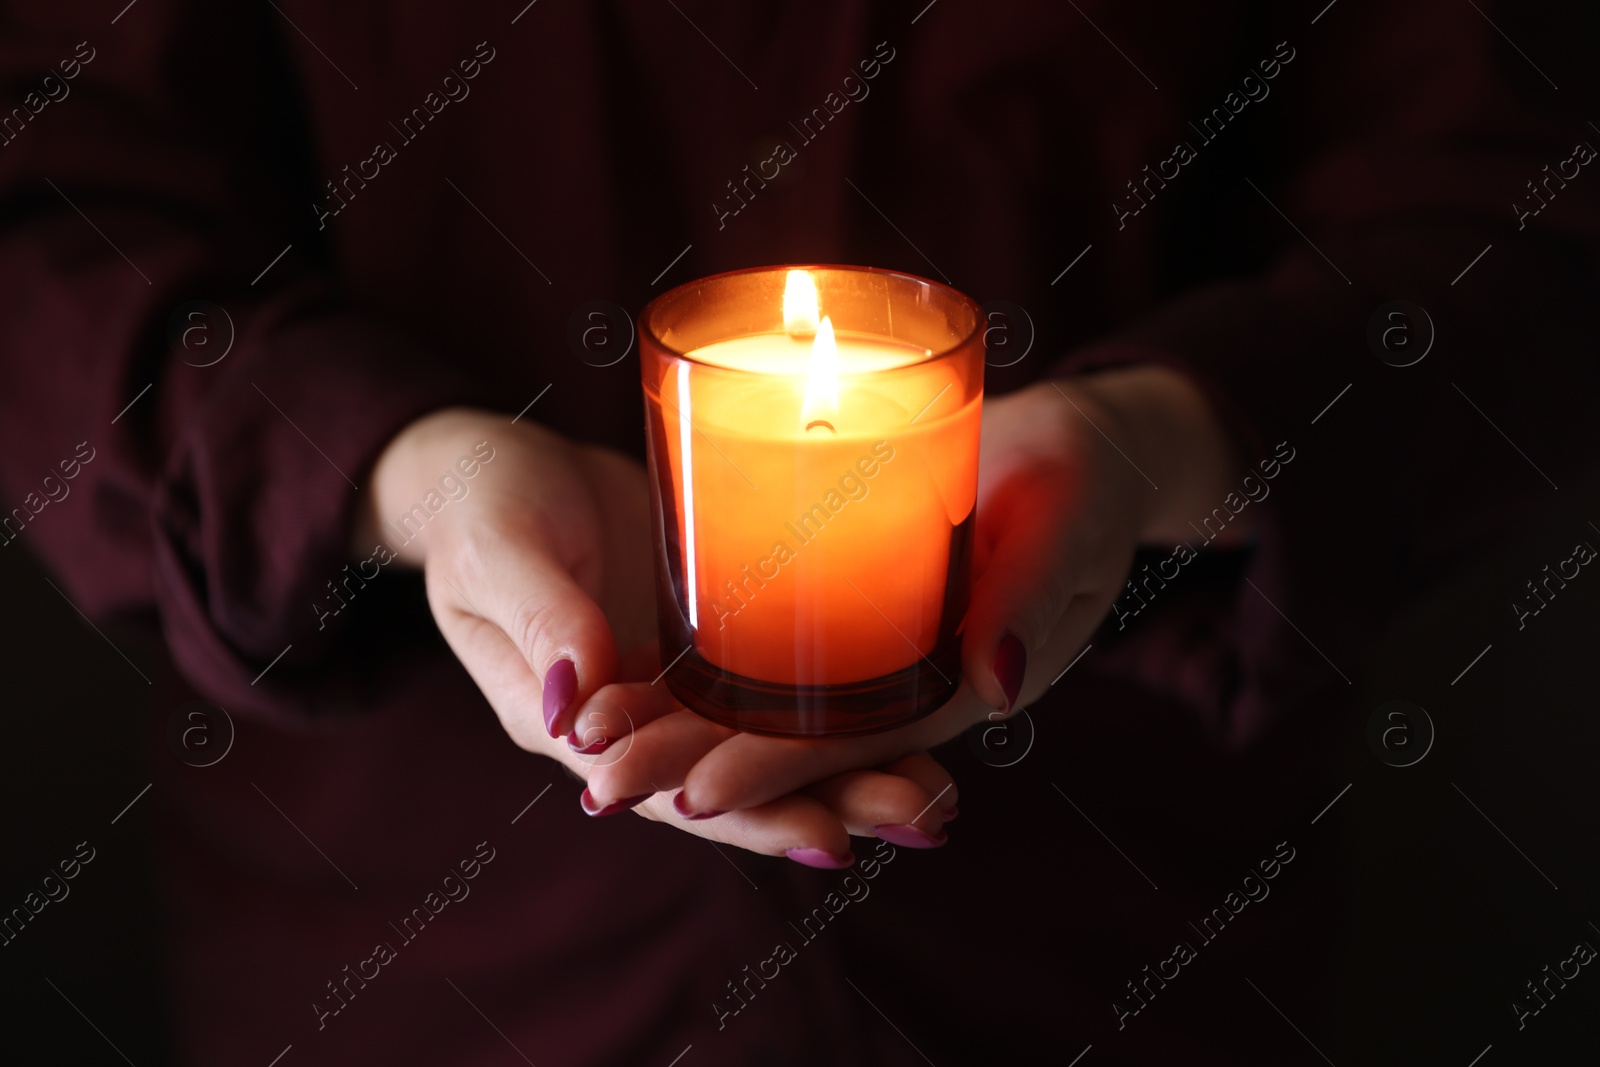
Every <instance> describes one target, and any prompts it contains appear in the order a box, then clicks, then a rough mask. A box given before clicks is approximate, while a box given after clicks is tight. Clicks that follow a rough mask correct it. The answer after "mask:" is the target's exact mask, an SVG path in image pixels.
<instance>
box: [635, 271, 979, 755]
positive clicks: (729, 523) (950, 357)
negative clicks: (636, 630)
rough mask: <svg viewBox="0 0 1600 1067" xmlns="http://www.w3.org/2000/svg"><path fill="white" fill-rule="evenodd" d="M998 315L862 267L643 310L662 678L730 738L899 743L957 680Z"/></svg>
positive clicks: (749, 280) (735, 280) (722, 280)
mask: <svg viewBox="0 0 1600 1067" xmlns="http://www.w3.org/2000/svg"><path fill="white" fill-rule="evenodd" d="M983 323H984V318H983V312H982V309H981V308H980V307H979V306H978V305H977V304H976V303H974V302H973V301H972V300H971V299H969V298H967V297H966V296H963V295H962V294H961V293H959V292H957V291H956V290H954V289H952V288H950V287H949V286H945V285H941V284H939V283H937V282H933V281H929V280H927V279H925V278H918V277H914V276H912V275H907V274H898V273H894V272H890V271H884V270H876V269H872V268H867V267H848V266H807V267H761V268H754V269H750V270H741V271H734V272H732V273H728V274H720V275H717V276H715V277H711V278H703V279H701V280H699V281H696V282H691V283H689V284H687V285H682V286H679V287H678V288H676V289H673V290H671V291H670V292H667V293H664V294H663V295H661V296H660V297H658V298H656V299H655V300H653V301H652V302H651V303H650V304H649V305H648V306H647V307H646V308H645V309H644V311H643V312H642V313H641V314H640V323H639V351H640V363H641V365H642V368H643V384H644V396H645V411H646V421H647V427H646V428H647V432H648V447H649V462H650V475H651V477H650V485H651V500H652V506H653V519H654V525H655V548H656V584H657V597H656V601H657V604H658V607H659V612H660V624H661V656H662V661H663V662H664V663H666V664H668V667H667V670H666V673H665V675H664V681H665V682H666V684H667V686H668V687H669V688H670V689H671V690H672V692H673V694H674V695H675V696H676V697H677V698H678V699H679V700H681V701H682V702H683V703H684V704H685V705H686V706H688V707H689V708H691V709H693V710H694V711H696V712H698V713H699V714H701V715H703V716H705V717H706V718H708V719H711V720H713V721H715V722H718V723H722V724H724V725H726V726H731V727H734V728H736V729H739V730H745V731H750V732H754V733H764V734H777V735H782V736H790V737H802V736H803V737H822V736H842V735H849V734H862V733H871V732H874V731H878V730H887V729H891V728H893V727H896V726H899V725H902V724H904V723H907V722H910V721H912V720H914V719H917V718H920V717H921V716H923V715H926V714H928V713H929V712H931V711H934V710H935V709H937V708H938V707H940V706H941V705H943V704H944V703H946V702H947V701H948V700H949V699H950V698H951V697H952V696H954V694H955V692H956V689H957V687H958V685H959V684H960V681H961V656H960V637H959V634H958V630H959V627H960V625H961V620H962V617H963V616H964V614H965V613H966V608H967V595H968V583H969V575H970V564H971V554H972V535H973V529H974V525H975V511H976V501H977V485H978V434H979V426H980V421H981V415H982V411H981V409H982V402H983V366H984V361H983V338H982V327H983Z"/></svg>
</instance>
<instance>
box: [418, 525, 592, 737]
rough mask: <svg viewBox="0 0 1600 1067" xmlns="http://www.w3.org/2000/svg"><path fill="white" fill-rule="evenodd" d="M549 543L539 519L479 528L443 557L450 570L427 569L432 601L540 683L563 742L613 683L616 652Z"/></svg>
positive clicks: (544, 714) (552, 730)
mask: <svg viewBox="0 0 1600 1067" xmlns="http://www.w3.org/2000/svg"><path fill="white" fill-rule="evenodd" d="M545 543H546V539H545V538H544V537H543V536H542V535H541V534H540V532H539V529H538V524H537V522H535V521H534V520H528V521H525V522H520V523H519V522H516V521H512V520H504V519H502V520H501V521H498V522H495V523H484V524H478V525H475V527H474V528H473V530H472V531H471V532H469V533H466V534H464V535H462V541H461V543H459V544H457V545H454V546H452V550H451V551H447V552H444V553H439V556H440V557H442V558H443V559H444V560H445V561H446V562H445V563H444V565H442V566H440V567H429V568H428V572H427V578H428V595H429V597H430V599H432V600H433V601H434V603H435V604H443V605H447V606H448V607H450V608H451V609H453V610H454V611H456V612H458V613H461V614H471V615H476V616H479V617H481V618H482V619H484V620H485V621H486V622H488V623H490V624H491V625H493V626H494V627H495V628H496V629H497V630H499V631H500V633H501V634H502V635H504V637H505V638H506V639H507V640H508V641H509V642H510V643H511V645H512V646H513V647H514V648H515V649H516V650H517V652H518V653H519V654H520V655H521V656H522V658H523V660H524V661H525V662H526V663H527V664H528V666H529V668H530V669H531V670H532V671H533V673H534V674H535V675H536V676H537V677H538V679H539V686H540V699H539V704H540V712H539V713H540V717H541V718H542V720H543V722H544V726H545V729H546V730H547V732H548V733H549V734H550V736H552V737H559V736H561V735H562V734H564V733H566V732H567V731H569V730H571V728H572V714H573V712H574V711H575V709H576V708H577V706H578V705H579V704H580V703H581V702H582V701H583V700H584V699H586V698H587V697H588V696H589V695H591V694H592V693H594V692H595V691H596V690H597V689H598V688H599V687H600V686H601V685H603V684H604V683H605V682H607V681H609V680H610V679H611V678H612V677H613V676H614V674H615V672H616V666H617V653H616V647H615V644H614V642H613V641H612V637H611V628H610V626H609V625H608V624H607V622H606V619H605V615H604V614H603V613H602V612H601V610H600V607H599V605H597V604H596V603H595V602H594V600H593V599H592V598H591V597H590V596H589V594H588V593H587V592H585V591H584V589H583V588H582V587H581V586H580V585H579V584H578V583H577V582H576V581H575V580H574V579H573V577H572V575H571V573H570V572H569V570H568V569H567V567H566V566H564V565H563V564H562V563H561V562H559V561H558V560H557V559H556V557H555V556H553V555H552V554H551V553H550V552H548V551H546V550H545V549H544V548H543V547H542V546H543V545H544V544H545ZM436 550H437V546H436ZM431 558H439V557H431ZM530 710H531V709H530Z"/></svg>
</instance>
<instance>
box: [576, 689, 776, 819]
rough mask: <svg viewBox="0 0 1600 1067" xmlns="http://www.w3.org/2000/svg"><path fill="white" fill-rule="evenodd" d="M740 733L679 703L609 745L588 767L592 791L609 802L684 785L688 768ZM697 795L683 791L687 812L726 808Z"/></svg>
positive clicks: (707, 815)
mask: <svg viewBox="0 0 1600 1067" xmlns="http://www.w3.org/2000/svg"><path fill="white" fill-rule="evenodd" d="M735 736H736V731H734V730H731V729H729V728H728V727H726V726H719V725H717V724H716V723H714V722H711V721H710V720H709V719H702V718H701V717H700V716H698V715H696V714H695V713H694V712H692V711H687V710H684V709H683V708H682V707H679V708H677V710H675V711H674V712H673V713H672V714H670V715H666V716H663V717H661V718H658V719H655V720H654V721H651V722H647V723H645V724H644V725H643V726H640V727H639V728H638V729H636V730H634V731H633V732H632V733H631V734H628V735H627V736H626V737H624V738H621V739H619V740H617V741H614V742H612V743H610V744H608V745H607V746H606V748H607V750H608V751H606V752H604V753H603V754H602V755H600V756H598V757H596V759H595V762H594V764H593V765H592V766H591V767H590V771H589V792H590V795H591V796H592V797H593V798H594V799H595V802H596V803H601V804H604V803H609V802H611V801H613V800H616V799H619V798H622V797H632V796H638V795H640V794H643V793H654V792H659V791H662V790H674V789H677V788H679V787H680V786H681V785H683V781H684V776H685V775H686V774H688V773H689V770H690V768H692V767H694V766H695V764H696V763H697V762H699V761H700V760H701V759H702V758H703V757H705V755H706V754H707V753H709V752H711V751H712V750H713V749H715V748H717V746H719V745H721V744H724V743H726V742H727V741H728V740H729V739H730V738H734V737H735ZM789 791H790V790H787V789H785V790H781V791H779V792H777V793H771V794H768V795H766V796H762V797H761V798H759V800H757V801H755V802H754V803H751V804H744V805H740V806H741V807H747V808H748V807H754V806H755V804H756V803H761V802H764V801H767V800H772V799H773V798H775V797H777V796H781V795H782V794H783V793H787V792H789ZM694 802H695V798H693V797H689V796H680V797H679V798H677V803H678V804H679V805H680V807H679V810H680V811H681V812H683V813H687V814H688V815H696V816H699V817H701V818H710V817H711V816H713V815H716V814H720V813H721V812H723V811H726V810H729V809H727V808H713V807H707V806H704V805H701V806H698V807H695V806H692V805H693V804H694Z"/></svg>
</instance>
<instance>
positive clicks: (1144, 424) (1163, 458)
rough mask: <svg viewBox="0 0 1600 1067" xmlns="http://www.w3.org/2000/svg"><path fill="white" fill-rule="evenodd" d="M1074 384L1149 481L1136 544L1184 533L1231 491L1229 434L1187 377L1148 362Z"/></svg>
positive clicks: (1234, 481) (1234, 532) (1233, 532)
mask: <svg viewBox="0 0 1600 1067" xmlns="http://www.w3.org/2000/svg"><path fill="white" fill-rule="evenodd" d="M1077 384H1078V385H1079V386H1080V387H1081V388H1082V389H1083V391H1084V392H1085V393H1086V394H1087V395H1088V396H1089V397H1091V398H1093V400H1094V401H1095V402H1096V404H1097V405H1098V407H1099V408H1100V410H1102V411H1103V412H1105V413H1106V414H1107V417H1108V419H1109V421H1110V422H1111V423H1112V425H1111V426H1108V427H1106V428H1105V432H1106V434H1107V435H1108V436H1109V437H1110V438H1111V439H1112V441H1114V442H1115V443H1116V444H1117V447H1118V448H1120V449H1121V450H1122V451H1123V453H1124V454H1125V456H1126V457H1127V459H1128V461H1129V462H1130V463H1131V464H1132V465H1133V466H1135V467H1136V468H1137V469H1138V474H1136V475H1134V477H1140V478H1141V480H1147V481H1148V482H1149V483H1151V484H1152V485H1153V486H1154V488H1153V489H1152V490H1151V491H1150V492H1149V493H1146V494H1144V495H1143V497H1142V500H1143V502H1144V506H1143V508H1142V509H1141V514H1140V516H1139V523H1138V537H1139V540H1140V542H1141V543H1146V544H1173V543H1175V542H1179V541H1183V540H1185V539H1187V538H1188V537H1189V536H1190V535H1191V534H1193V532H1194V527H1193V525H1192V523H1193V522H1194V520H1195V519H1196V518H1199V517H1203V516H1206V515H1209V514H1210V513H1211V511H1212V509H1214V508H1216V507H1219V506H1222V503H1223V500H1224V498H1225V497H1227V495H1228V494H1230V493H1232V492H1234V491H1235V490H1236V488H1237V486H1238V482H1239V477H1240V475H1241V474H1242V472H1243V469H1244V468H1243V466H1242V464H1241V463H1240V460H1239V457H1238V455H1237V449H1236V447H1235V445H1234V443H1233V439H1232V437H1231V436H1230V435H1229V433H1228V431H1227V429H1226V427H1225V426H1223V424H1222V421H1221V420H1220V419H1219V418H1218V417H1217V414H1216V411H1215V410H1214V409H1213V408H1212V406H1211V403H1210V401H1209V400H1208V399H1207V398H1206V396H1205V393H1204V392H1202V391H1201V389H1200V387H1199V386H1197V385H1196V384H1195V383H1194V382H1193V381H1191V380H1190V379H1189V378H1188V377H1186V376H1185V375H1183V374H1180V373H1178V372H1177V371H1174V370H1171V369H1168V368H1166V367H1159V366H1150V365H1145V366H1134V367H1127V368H1118V369H1114V370H1107V371H1102V372H1100V373H1097V374H1092V375H1086V376H1084V377H1082V378H1079V379H1077ZM1141 476H1142V477H1141ZM1253 518H1254V516H1253V515H1251V516H1249V519H1253ZM1247 527H1248V520H1247V522H1246V523H1243V524H1235V525H1234V526H1231V527H1230V528H1229V539H1230V540H1235V539H1243V538H1245V537H1248V536H1249V534H1250V533H1251V532H1252V531H1251V530H1250V529H1249V528H1247Z"/></svg>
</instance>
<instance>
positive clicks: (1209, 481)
mask: <svg viewBox="0 0 1600 1067" xmlns="http://www.w3.org/2000/svg"><path fill="white" fill-rule="evenodd" d="M981 448H982V451H981V454H980V467H979V477H978V516H979V518H978V526H977V535H976V539H975V548H974V559H973V564H974V575H975V577H974V581H973V586H972V596H971V603H970V607H969V610H968V613H967V617H966V622H965V625H964V627H963V631H962V632H963V639H962V670H963V677H964V681H963V683H962V686H961V688H960V690H959V691H958V693H957V695H956V697H955V699H954V700H952V701H951V702H950V703H949V704H947V705H945V706H944V707H943V708H940V709H939V710H938V711H936V712H934V713H933V714H931V715H929V716H927V717H926V718H923V719H920V720H918V721H917V722H914V723H911V724H910V725H907V726H904V727H901V728H899V729H896V730H892V731H887V732H884V733H880V734H873V735H869V736H866V737H859V738H840V739H818V740H797V739H785V738H775V737H767V736H762V735H757V734H746V733H739V732H737V731H734V730H731V729H728V728H726V727H722V726H718V725H716V724H713V723H711V722H709V721H707V720H705V719H702V718H700V717H699V716H697V715H695V714H693V713H692V712H690V711H687V710H685V709H682V708H681V706H679V705H677V704H676V703H675V702H673V701H672V699H671V697H670V694H668V693H667V692H666V687H665V686H661V685H656V686H639V687H636V689H635V697H634V699H635V700H636V701H638V702H639V703H636V704H635V707H636V708H637V709H638V711H639V715H638V716H637V722H638V723H642V725H636V728H635V729H634V730H633V731H632V735H631V737H630V739H629V751H628V758H627V759H623V760H620V761H618V762H616V763H615V764H612V765H610V766H604V767H596V768H595V769H594V770H593V771H592V773H591V776H590V778H589V790H590V793H591V794H592V795H593V796H594V797H595V798H596V800H597V801H598V802H600V803H605V802H608V801H610V800H613V799H616V798H620V797H632V796H636V795H638V794H641V793H651V792H666V791H670V790H674V789H679V790H681V792H680V794H679V796H677V797H676V798H675V803H676V807H677V809H678V810H679V811H680V812H690V813H704V812H727V811H735V810H738V809H742V808H748V807H753V806H755V805H759V804H763V803H766V802H767V801H770V800H773V799H775V798H777V797H781V796H784V795H785V794H788V793H790V792H794V791H796V790H805V789H807V788H808V787H815V786H816V784H817V783H822V782H824V780H826V779H829V778H831V777H832V776H835V775H839V774H842V773H845V772H850V771H856V770H861V769H866V768H873V767H879V766H883V765H885V764H888V763H891V762H892V761H894V760H896V759H899V758H900V757H903V756H906V755H908V754H911V753H916V752H924V751H926V750H928V749H930V748H932V747H934V746H935V745H938V744H940V743H942V742H944V741H948V740H950V739H951V738H953V737H956V736H957V735H959V734H960V733H962V732H963V731H965V730H966V729H967V728H968V727H970V726H973V725H975V724H977V723H981V722H983V721H985V720H986V719H990V720H993V719H997V718H999V717H1001V716H1004V715H1010V714H1014V713H1015V711H1016V710H1017V709H1018V708H1019V707H1021V706H1023V705H1025V704H1027V703H1030V702H1031V701H1033V700H1035V699H1037V698H1038V697H1039V696H1040V694H1042V693H1043V692H1044V691H1045V689H1047V688H1048V687H1049V686H1050V684H1051V683H1052V682H1053V681H1054V680H1055V679H1056V678H1057V677H1058V676H1059V674H1060V672H1061V671H1062V670H1063V669H1064V668H1065V667H1066V666H1067V665H1068V664H1069V663H1070V662H1072V659H1073V657H1074V656H1076V655H1077V654H1078V653H1079V651H1080V650H1081V649H1082V648H1083V646H1084V643H1085V642H1086V641H1087V640H1088V638H1089V636H1090V635H1091V634H1092V633H1093V631H1094V629H1095V628H1096V627H1097V626H1098V625H1099V623H1100V620H1101V619H1103V618H1104V617H1105V615H1106V613H1107V611H1108V610H1109V609H1110V606H1111V604H1112V602H1113V601H1114V600H1115V599H1116V597H1117V596H1118V595H1119V594H1120V593H1121V592H1122V590H1123V584H1124V582H1125V580H1126V578H1127V574H1128V568H1129V563H1130V561H1131V560H1132V557H1133V552H1134V549H1135V547H1136V546H1137V545H1138V544H1139V543H1140V542H1141V541H1147V540H1148V541H1155V542H1157V543H1160V542H1163V541H1166V542H1167V543H1171V541H1169V540H1168V539H1169V538H1171V539H1173V540H1177V539H1181V535H1180V533H1179V531H1180V530H1184V529H1186V528H1187V525H1186V524H1187V520H1188V517H1189V516H1192V515H1195V514H1206V513H1207V512H1208V511H1209V508H1210V506H1211V505H1212V504H1214V503H1215V502H1216V501H1220V500H1221V499H1222V496H1223V495H1224V494H1225V493H1226V492H1228V491H1229V490H1230V489H1231V488H1232V487H1233V485H1234V479H1235V465H1234V459H1233V455H1232V448H1231V446H1230V444H1229V441H1228V438H1227V437H1226V435H1225V433H1224V432H1223V430H1222V427H1221V426H1220V424H1219V423H1218V421H1217V419H1216V417H1215V415H1214V414H1213V413H1212V411H1211V409H1210V407H1209V405H1208V404H1207V403H1206V401H1205V399H1204V397H1203V395H1202V394H1201V393H1200V392H1199V390H1198V389H1197V388H1196V387H1195V386H1194V385H1193V384H1192V383H1191V382H1189V380H1188V379H1187V378H1184V377H1182V376H1180V375H1178V374H1176V373H1174V372H1172V371H1168V370H1165V369H1161V368H1156V367H1136V368H1132V369H1128V370H1116V371H1110V372H1106V373H1104V374H1101V375H1097V376H1095V377H1092V378H1081V379H1069V380H1061V381H1047V382H1044V383H1041V384H1038V385H1035V386H1031V387H1029V388H1027V389H1024V390H1021V391H1019V392H1016V393H1013V394H1010V395H1007V396H1004V397H1000V398H997V399H994V400H990V401H987V402H986V403H985V404H984V415H983V436H982V445H981ZM1157 486H1159V487H1160V488H1157ZM647 702H648V703H650V704H653V706H651V707H647V706H645V704H646V703H647ZM586 724H587V725H586ZM579 729H580V731H581V730H584V729H589V730H590V731H591V732H592V733H593V734H594V735H595V736H598V735H602V734H607V733H609V731H610V729H611V727H609V726H596V725H594V724H593V723H592V722H590V721H589V720H587V719H586V718H585V716H584V713H583V712H580V713H579ZM929 821H930V819H926V818H925V819H921V820H919V826H920V829H919V832H918V834H917V835H906V834H905V833H904V832H903V829H896V828H894V827H890V828H888V834H889V836H895V835H897V834H898V835H899V837H900V838H907V837H909V838H910V840H909V841H904V842H903V843H918V840H919V836H920V838H926V844H928V845H935V844H942V843H943V834H942V830H938V827H937V823H938V821H939V819H938V813H937V812H935V813H933V814H932V818H931V821H932V822H933V823H934V824H935V825H934V826H933V827H932V828H931V829H930V828H929V827H927V826H922V825H921V824H922V823H926V822H929ZM875 829H876V828H875ZM932 831H937V832H932ZM879 836H885V835H884V834H883V833H879Z"/></svg>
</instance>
